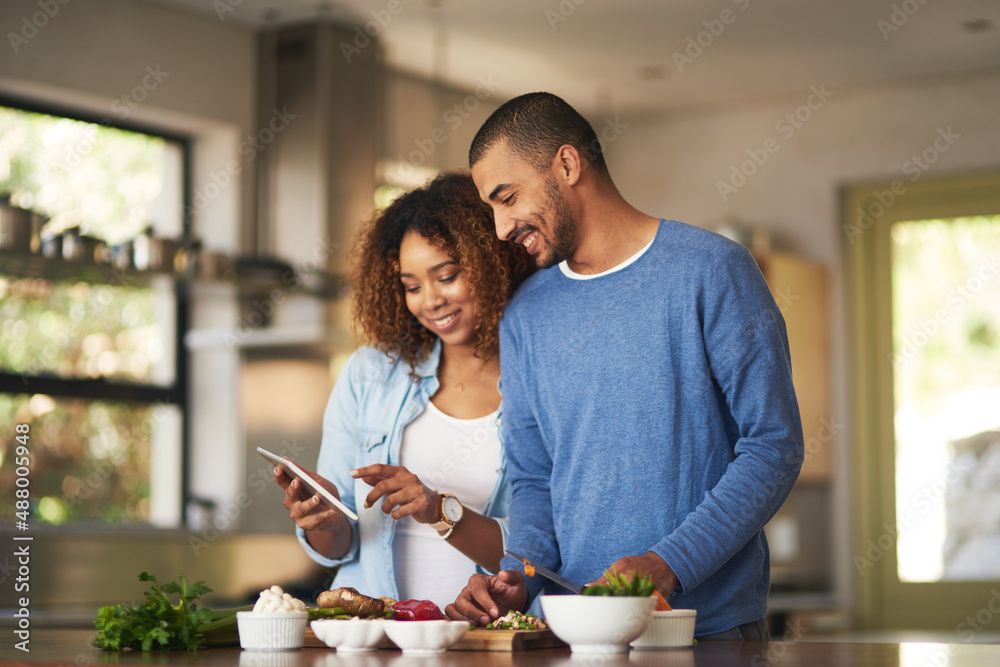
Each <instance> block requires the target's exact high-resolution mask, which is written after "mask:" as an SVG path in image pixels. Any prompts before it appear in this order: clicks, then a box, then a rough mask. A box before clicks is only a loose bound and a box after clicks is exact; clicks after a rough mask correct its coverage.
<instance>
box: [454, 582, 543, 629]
mask: <svg viewBox="0 0 1000 667" xmlns="http://www.w3.org/2000/svg"><path fill="white" fill-rule="evenodd" d="M527 601H528V587H527V586H526V585H525V583H524V575H523V574H521V573H520V572H519V571H517V570H500V572H499V573H497V574H494V575H485V574H474V575H472V576H471V577H470V578H469V583H468V585H466V587H465V588H463V589H462V592H461V593H459V594H458V599H457V600H455V602H454V603H453V604H450V605H448V606H447V607H445V610H444V613H445V614H447V615H448V617H449V618H452V619H454V620H456V621H469V622H471V623H476V624H478V625H486V624H487V623H491V622H493V620H494V619H497V618H500V617H501V616H503V615H504V614H506V613H507V612H508V611H510V610H511V609H514V610H516V611H521V610H522V609H524V605H525V603H526V602H527Z"/></svg>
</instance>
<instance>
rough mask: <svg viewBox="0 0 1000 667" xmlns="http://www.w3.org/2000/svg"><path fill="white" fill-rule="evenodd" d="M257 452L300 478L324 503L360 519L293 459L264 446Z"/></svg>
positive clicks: (351, 518) (286, 471) (348, 516)
mask: <svg viewBox="0 0 1000 667" xmlns="http://www.w3.org/2000/svg"><path fill="white" fill-rule="evenodd" d="M257 452H258V453H259V454H260V455H261V456H263V457H264V458H265V459H267V460H268V461H270V462H271V463H273V464H274V465H276V466H278V467H279V468H281V469H282V470H284V471H285V474H286V475H288V476H289V477H291V478H293V479H297V480H299V482H301V483H302V485H303V486H305V487H306V488H307V489H309V490H310V491H312V492H313V493H315V494H317V495H318V496H319V497H320V499H321V500H322V501H323V504H324V505H326V506H327V507H331V508H333V509H335V510H337V511H338V512H340V513H341V514H343V515H344V516H346V517H347V518H348V519H350V520H351V521H357V520H358V515H357V514H355V513H354V512H352V511H351V508H350V507H348V506H347V505H345V504H344V503H342V502H340V501H339V500H337V497H336V496H334V495H333V494H332V493H330V492H329V491H327V490H326V489H324V488H323V487H322V486H320V485H319V484H317V483H316V482H314V481H313V478H312V477H310V476H309V473H307V472H306V471H305V470H303V469H302V468H300V467H298V466H297V465H296V464H295V463H294V462H293V461H289V460H288V459H286V458H282V457H280V456H278V455H277V454H274V453H272V452H269V451H267V450H266V449H264V448H263V447H258V448H257Z"/></svg>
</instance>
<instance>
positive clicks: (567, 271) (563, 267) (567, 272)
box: [559, 236, 656, 280]
mask: <svg viewBox="0 0 1000 667" xmlns="http://www.w3.org/2000/svg"><path fill="white" fill-rule="evenodd" d="M655 240H656V236H653V241H655ZM653 241H650V242H649V243H647V244H646V245H645V246H643V247H642V249H641V250H640V251H639V252H637V253H635V254H634V255H632V256H631V257H629V258H628V259H626V260H625V261H624V262H622V263H621V264H619V265H618V266H612V267H611V268H610V269H608V270H607V271H601V272H600V273H577V272H576V271H574V270H573V269H571V268H569V262H568V261H566V260H563V261H561V262H559V270H560V271H562V272H563V275H564V276H566V277H567V278H572V279H573V280H593V279H594V278H600V277H601V276H606V275H608V274H611V273H614V272H615V271H621V270H622V269H624V268H625V267H626V266H628V265H629V264H631V263H633V262H634V261H635V260H637V259H639V258H640V257H642V256H643V254H645V252H646V251H647V250H649V247H650V246H651V245H653Z"/></svg>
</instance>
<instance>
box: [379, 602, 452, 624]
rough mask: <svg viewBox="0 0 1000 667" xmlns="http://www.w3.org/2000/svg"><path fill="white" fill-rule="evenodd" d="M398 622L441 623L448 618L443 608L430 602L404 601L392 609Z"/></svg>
mask: <svg viewBox="0 0 1000 667" xmlns="http://www.w3.org/2000/svg"><path fill="white" fill-rule="evenodd" d="M392 609H393V611H394V612H395V613H396V620H397V621H439V620H445V619H446V616H445V615H444V614H443V613H441V608H440V607H438V606H437V605H436V604H434V603H433V602H431V601H430V600H404V601H402V602H397V603H396V605H395V606H394V607H393V608H392Z"/></svg>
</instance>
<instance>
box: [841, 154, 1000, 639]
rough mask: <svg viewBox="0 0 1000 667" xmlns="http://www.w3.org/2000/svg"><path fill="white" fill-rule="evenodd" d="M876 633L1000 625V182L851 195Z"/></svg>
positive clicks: (860, 497) (979, 180)
mask: <svg viewBox="0 0 1000 667" xmlns="http://www.w3.org/2000/svg"><path fill="white" fill-rule="evenodd" d="M844 202H845V209H844V211H845V220H844V232H845V237H846V239H847V243H846V249H847V257H848V272H849V273H848V279H849V286H848V298H849V299H850V306H849V309H848V310H849V312H850V313H851V315H852V317H851V321H850V324H849V327H850V331H849V334H850V341H851V348H852V381H851V389H852V406H853V414H854V417H855V418H854V427H853V428H854V437H853V442H854V448H853V461H854V469H853V471H852V473H853V478H854V480H855V485H854V490H855V494H854V498H855V506H854V509H853V512H852V514H853V518H854V525H855V526H856V530H855V533H854V536H855V540H854V545H853V549H852V554H853V555H852V561H853V563H852V564H853V568H852V573H853V575H854V577H855V585H856V586H855V591H856V593H857V596H858V597H857V599H858V602H859V605H858V609H859V619H858V620H859V622H860V623H859V624H860V625H861V627H862V628H863V629H879V630H882V629H926V630H936V631H944V632H949V633H950V632H954V633H955V638H954V640H953V641H954V642H955V643H959V642H969V641H974V640H975V638H976V637H977V636H979V635H981V634H982V633H988V632H996V631H997V630H998V629H1000V174H996V173H993V174H982V175H976V176H968V177H952V178H947V179H939V180H935V181H933V182H930V181H927V182H919V183H914V182H905V183H904V182H903V181H902V180H901V179H897V180H895V181H891V182H888V183H877V184H868V185H863V186H858V187H853V188H851V189H850V190H848V191H847V192H846V193H845V198H844Z"/></svg>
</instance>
